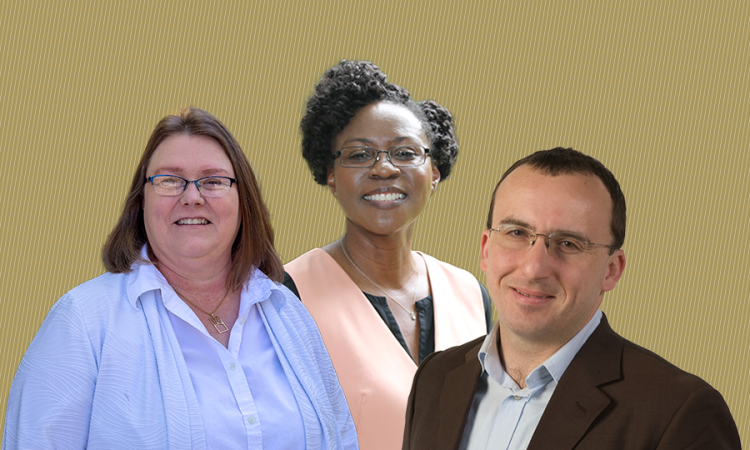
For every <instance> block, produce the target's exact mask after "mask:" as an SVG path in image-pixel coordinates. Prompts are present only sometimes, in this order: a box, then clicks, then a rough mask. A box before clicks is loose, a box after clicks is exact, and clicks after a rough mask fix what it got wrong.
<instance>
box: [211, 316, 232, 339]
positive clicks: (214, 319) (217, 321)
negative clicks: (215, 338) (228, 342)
mask: <svg viewBox="0 0 750 450" xmlns="http://www.w3.org/2000/svg"><path fill="white" fill-rule="evenodd" d="M208 320H209V321H210V322H211V324H212V325H213V326H214V328H216V331H218V332H219V334H221V333H226V332H227V331H229V328H228V327H227V326H226V324H224V321H223V320H221V317H219V316H214V315H213V314H209V315H208Z"/></svg>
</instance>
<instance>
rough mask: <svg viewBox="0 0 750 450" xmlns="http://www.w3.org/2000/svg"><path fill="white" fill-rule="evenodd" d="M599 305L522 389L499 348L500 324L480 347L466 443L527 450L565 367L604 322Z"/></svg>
mask: <svg viewBox="0 0 750 450" xmlns="http://www.w3.org/2000/svg"><path fill="white" fill-rule="evenodd" d="M601 317H602V312H601V310H597V311H596V313H594V316H593V317H592V318H591V320H589V322H588V323H587V324H586V325H585V326H584V327H583V328H582V329H581V330H580V331H579V332H578V333H576V335H575V336H573V338H572V339H571V340H570V341H568V342H567V343H566V344H565V345H564V346H563V347H562V348H560V350H558V351H557V352H555V354H554V355H552V356H551V357H550V358H549V359H547V360H546V361H544V362H543V363H542V364H541V365H540V366H539V367H537V368H536V369H534V370H532V371H531V373H530V374H529V375H528V376H527V377H526V387H525V388H523V389H521V388H520V387H519V386H518V384H516V382H515V381H513V379H512V378H511V377H510V376H509V375H508V374H507V373H506V372H505V368H504V367H503V365H502V362H501V361H500V354H499V351H498V348H497V337H498V336H497V333H498V332H499V328H498V327H499V325H495V327H494V328H493V329H492V332H491V333H490V334H488V335H487V337H486V338H485V340H484V343H483V344H482V347H481V348H480V350H479V355H478V357H479V361H480V363H481V364H482V375H481V377H480V380H479V383H478V386H477V390H476V392H475V394H474V402H473V405H472V411H471V412H470V420H469V421H467V426H466V429H465V430H464V438H463V439H462V443H461V448H465V449H467V450H486V449H493V450H494V449H503V450H522V449H526V448H527V447H528V445H529V442H531V437H532V436H533V435H534V431H535V430H536V426H537V425H538V424H539V420H540V419H541V418H542V414H543V413H544V409H545V408H546V407H547V403H549V400H550V398H551V397H552V394H553V393H554V391H555V388H556V387H557V384H558V383H559V382H560V378H561V377H562V375H563V373H565V370H566V369H567V368H568V366H569V365H570V362H571V361H572V360H573V358H574V357H575V355H576V354H577V353H578V351H579V350H580V349H581V347H582V346H583V344H584V343H585V342H586V340H587V339H588V338H589V336H591V333H593V332H594V330H595V329H596V327H597V326H599V322H600V321H601Z"/></svg>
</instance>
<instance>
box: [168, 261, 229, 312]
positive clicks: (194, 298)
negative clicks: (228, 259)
mask: <svg viewBox="0 0 750 450" xmlns="http://www.w3.org/2000/svg"><path fill="white" fill-rule="evenodd" d="M230 267H231V265H227V266H225V267H223V268H221V269H220V270H217V271H214V272H208V273H206V272H201V273H194V272H190V271H178V270H173V269H172V268H171V267H170V266H169V265H168V264H164V263H162V262H157V263H156V268H157V269H158V270H159V272H161V274H162V275H164V278H166V279H167V282H168V283H169V285H170V286H172V288H173V289H174V290H175V292H177V293H178V294H179V295H180V296H182V297H185V298H187V299H188V300H190V301H191V302H193V303H195V304H196V305H198V306H199V307H201V308H204V309H208V310H211V309H213V307H215V306H216V303H217V302H218V301H219V300H221V298H222V297H223V296H224V295H225V293H226V292H227V279H228V277H229V270H230Z"/></svg>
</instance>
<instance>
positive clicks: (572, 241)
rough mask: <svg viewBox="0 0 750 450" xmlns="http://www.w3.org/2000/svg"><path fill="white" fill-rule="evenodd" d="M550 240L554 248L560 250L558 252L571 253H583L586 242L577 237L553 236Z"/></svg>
mask: <svg viewBox="0 0 750 450" xmlns="http://www.w3.org/2000/svg"><path fill="white" fill-rule="evenodd" d="M550 240H551V241H552V242H553V244H554V246H555V248H556V249H558V250H559V251H560V253H564V254H568V255H572V254H578V253H583V252H585V251H586V242H585V241H583V240H582V239H580V238H577V237H571V236H559V237H558V236H555V237H554V238H552V239H550Z"/></svg>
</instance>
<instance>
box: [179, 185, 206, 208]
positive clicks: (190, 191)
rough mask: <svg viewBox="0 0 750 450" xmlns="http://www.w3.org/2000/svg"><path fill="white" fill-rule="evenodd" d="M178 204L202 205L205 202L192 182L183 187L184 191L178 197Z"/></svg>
mask: <svg viewBox="0 0 750 450" xmlns="http://www.w3.org/2000/svg"><path fill="white" fill-rule="evenodd" d="M180 202H182V204H183V205H202V204H203V203H204V202H205V199H204V198H203V195H202V194H201V192H200V191H199V190H198V185H197V184H196V183H195V182H194V181H191V182H189V183H188V184H187V186H185V190H184V191H182V194H181V195H180Z"/></svg>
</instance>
